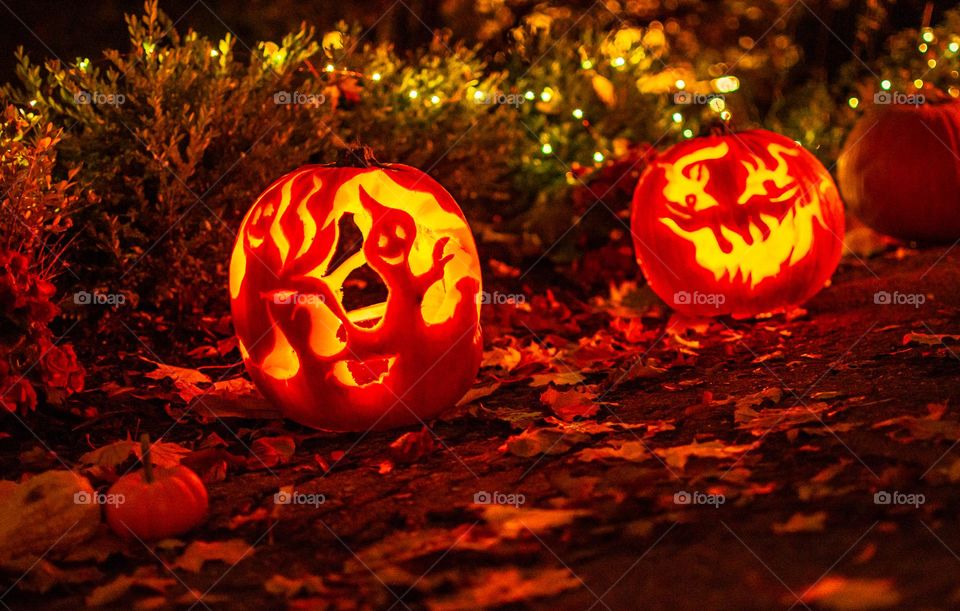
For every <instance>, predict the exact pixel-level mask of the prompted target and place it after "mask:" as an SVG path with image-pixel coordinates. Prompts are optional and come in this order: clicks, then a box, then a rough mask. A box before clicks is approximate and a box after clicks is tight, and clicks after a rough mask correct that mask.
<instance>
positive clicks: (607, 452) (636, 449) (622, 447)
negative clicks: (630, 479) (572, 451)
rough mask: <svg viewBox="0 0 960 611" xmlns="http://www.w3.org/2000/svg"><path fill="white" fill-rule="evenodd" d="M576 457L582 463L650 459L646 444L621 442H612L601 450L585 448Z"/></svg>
mask: <svg viewBox="0 0 960 611" xmlns="http://www.w3.org/2000/svg"><path fill="white" fill-rule="evenodd" d="M576 457H577V458H579V459H580V460H582V461H584V462H592V461H595V460H603V459H605V458H618V459H622V460H628V461H630V462H642V461H644V460H647V459H649V458H651V454H650V450H649V449H648V448H647V446H646V444H644V443H643V442H641V441H622V442H614V443H613V444H611V445H609V446H606V447H602V448H586V449H585V450H581V451H580V452H579V453H578V454H577V456H576Z"/></svg>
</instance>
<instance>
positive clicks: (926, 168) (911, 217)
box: [837, 102, 960, 242]
mask: <svg viewBox="0 0 960 611" xmlns="http://www.w3.org/2000/svg"><path fill="white" fill-rule="evenodd" d="M958 159H960V102H944V103H929V102H928V103H926V104H920V105H906V104H887V105H876V106H873V107H872V108H871V109H870V110H868V111H867V112H866V113H865V114H864V116H863V117H861V118H860V120H859V121H858V122H857V124H856V125H855V126H854V128H853V130H852V131H851V132H850V135H849V136H847V142H846V145H845V147H844V150H843V153H842V154H841V155H840V158H839V160H838V161H837V182H838V183H839V185H840V191H841V193H843V198H844V201H846V202H847V205H849V206H850V209H851V210H852V211H853V213H854V214H856V215H857V216H858V217H860V219H862V220H863V222H864V223H866V224H867V225H869V226H870V227H871V228H873V229H875V230H876V231H879V232H881V233H885V234H887V235H891V236H894V237H896V238H900V239H903V240H918V241H924V242H945V241H951V242H952V241H953V240H956V239H957V238H960V161H958Z"/></svg>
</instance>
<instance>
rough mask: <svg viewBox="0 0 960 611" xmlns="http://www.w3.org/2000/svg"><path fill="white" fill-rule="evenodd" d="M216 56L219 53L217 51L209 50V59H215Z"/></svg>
mask: <svg viewBox="0 0 960 611" xmlns="http://www.w3.org/2000/svg"><path fill="white" fill-rule="evenodd" d="M218 55H220V51H217V50H216V49H210V57H216V56H218Z"/></svg>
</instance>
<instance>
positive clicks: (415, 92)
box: [410, 89, 420, 100]
mask: <svg viewBox="0 0 960 611" xmlns="http://www.w3.org/2000/svg"><path fill="white" fill-rule="evenodd" d="M418 95H420V94H419V93H417V90H416V89H414V90H413V91H411V92H410V99H411V100H412V99H415V98H416V97H417V96H418Z"/></svg>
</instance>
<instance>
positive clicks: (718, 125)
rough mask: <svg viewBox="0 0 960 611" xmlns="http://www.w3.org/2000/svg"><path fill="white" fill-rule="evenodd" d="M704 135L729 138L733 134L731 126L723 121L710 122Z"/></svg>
mask: <svg viewBox="0 0 960 611" xmlns="http://www.w3.org/2000/svg"><path fill="white" fill-rule="evenodd" d="M703 133H704V134H705V135H710V136H729V135H731V134H733V130H732V129H730V124H729V123H727V122H726V121H724V120H722V119H715V120H713V121H710V122H709V123H708V124H707V125H706V126H705V128H704V130H703Z"/></svg>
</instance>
